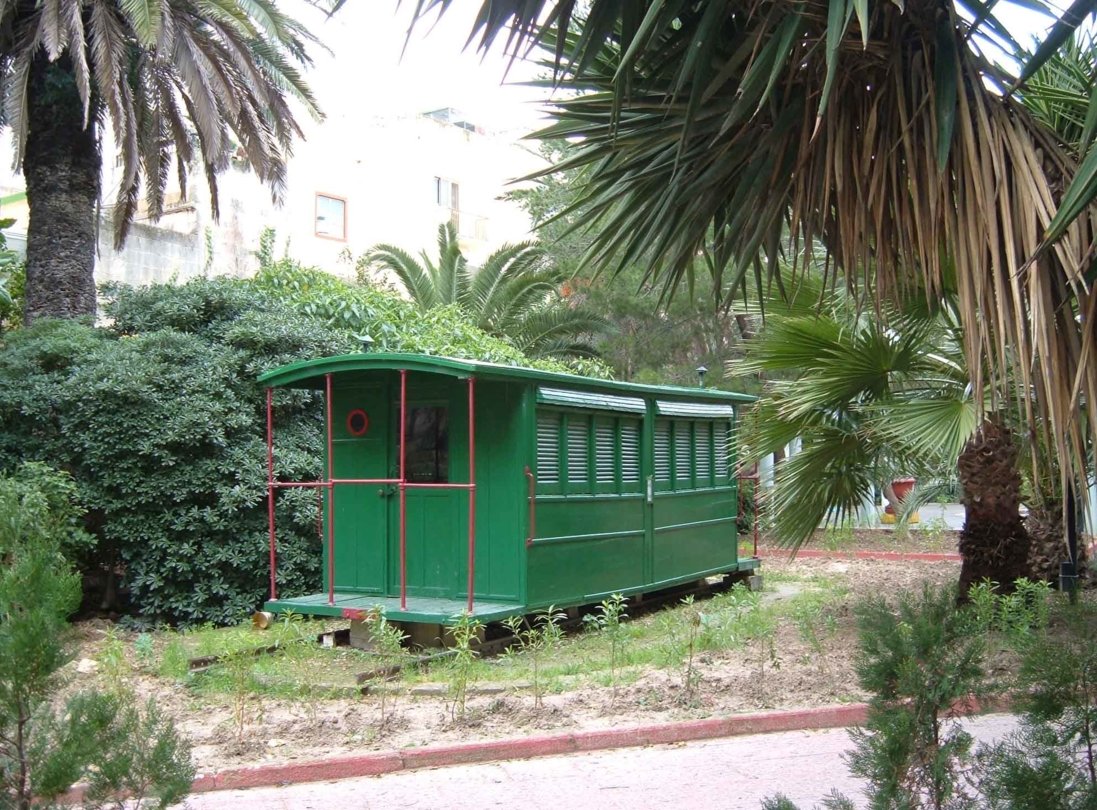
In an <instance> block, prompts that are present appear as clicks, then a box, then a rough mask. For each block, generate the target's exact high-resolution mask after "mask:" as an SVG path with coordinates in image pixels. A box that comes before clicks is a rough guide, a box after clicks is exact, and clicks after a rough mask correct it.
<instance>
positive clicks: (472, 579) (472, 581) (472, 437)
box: [468, 377, 476, 614]
mask: <svg viewBox="0 0 1097 810" xmlns="http://www.w3.org/2000/svg"><path fill="white" fill-rule="evenodd" d="M475 585H476V379H475V378H474V377H469V584H468V588H469V602H468V612H469V613H470V614H471V613H472V592H473V588H474V587H475Z"/></svg>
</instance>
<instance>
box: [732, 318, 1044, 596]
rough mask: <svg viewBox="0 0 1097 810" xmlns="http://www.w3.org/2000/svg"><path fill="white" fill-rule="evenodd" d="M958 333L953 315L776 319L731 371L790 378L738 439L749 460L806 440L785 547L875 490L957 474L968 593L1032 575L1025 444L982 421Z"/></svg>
mask: <svg viewBox="0 0 1097 810" xmlns="http://www.w3.org/2000/svg"><path fill="white" fill-rule="evenodd" d="M961 331H962V330H961V329H960V327H959V324H958V322H957V319H956V317H955V313H954V311H953V310H951V308H950V307H948V306H947V305H945V306H942V307H941V308H939V309H937V310H936V311H934V312H932V313H924V312H923V313H917V312H913V313H912V312H906V313H896V312H894V311H887V312H883V313H881V314H879V315H877V314H871V315H865V314H857V313H850V312H846V311H842V310H834V309H827V310H824V311H823V312H819V313H815V314H812V315H803V314H798V315H791V316H790V315H777V316H771V317H770V319H769V321H768V323H767V325H766V327H765V329H763V330H762V332H761V333H760V334H759V336H758V337H757V338H755V339H754V340H752V341H751V342H750V343H749V348H748V353H747V358H746V359H745V360H744V361H740V362H738V363H735V364H734V369H733V370H734V371H736V372H738V373H766V374H771V375H772V374H783V375H786V377H788V379H785V380H781V381H777V382H772V383H770V384H769V386H768V387H769V390H768V392H767V396H766V397H763V398H762V399H761V400H759V402H758V404H757V405H756V406H755V408H754V410H753V412H752V414H751V417H750V424H749V428H748V429H747V430H745V431H744V434H745V435H747V436H749V437H750V439H749V450H748V452H747V454H746V455H748V456H749V457H752V458H755V459H757V458H760V457H762V456H764V455H768V454H769V453H772V452H773V451H775V450H776V449H778V448H781V447H784V446H785V445H786V444H788V443H789V442H790V441H791V440H792V439H794V438H799V439H800V441H801V450H800V451H799V452H798V453H796V454H795V455H793V456H792V457H791V458H789V459H787V460H785V461H783V462H782V463H781V464H780V465H779V466H778V468H777V472H776V480H775V482H774V487H773V490H772V492H773V495H772V501H771V505H772V508H773V514H774V517H775V528H776V530H777V535H778V537H779V538H781V540H782V541H783V542H785V543H786V544H788V545H790V546H792V547H793V548H798V547H799V546H800V545H801V544H802V543H803V542H805V541H806V540H807V539H808V538H810V536H811V534H812V533H813V532H814V530H815V528H816V527H817V526H819V525H821V524H822V523H823V522H824V521H828V520H833V521H842V520H846V519H849V518H851V517H853V516H854V515H855V514H856V513H857V512H858V511H860V510H862V509H863V508H864V506H865V504H866V503H869V502H870V496H871V494H872V491H873V488H874V487H875V486H877V485H879V484H880V483H881V482H885V481H890V480H891V479H893V478H895V477H897V476H898V475H910V474H913V475H917V476H918V477H919V478H923V479H930V478H940V477H944V476H945V475H947V474H948V472H949V471H950V470H951V469H953V468H955V467H956V466H957V465H958V466H959V473H960V481H961V485H962V492H963V494H962V499H963V502H964V506H965V513H966V515H965V522H964V528H963V531H962V533H961V536H960V552H961V555H962V557H963V565H962V567H961V571H960V593H961V594H966V593H967V590H968V588H969V587H970V585H971V584H972V583H975V582H980V581H982V580H983V579H984V578H989V579H991V580H993V581H995V582H999V583H1002V585H1003V587H1004V588H1006V589H1008V588H1010V587H1011V586H1012V583H1013V582H1015V581H1016V580H1017V579H1018V578H1020V577H1023V576H1032V575H1033V570H1032V567H1031V565H1030V558H1029V537H1028V534H1027V532H1026V531H1025V528H1024V526H1023V524H1022V522H1021V516H1020V488H1021V476H1020V471H1019V468H1018V465H1017V446H1016V443H1015V442H1014V440H1013V436H1012V433H1011V431H1010V430H1009V428H1008V427H1007V426H1006V425H1005V420H1004V419H1003V418H1002V417H1003V415H1002V414H999V415H996V416H995V417H994V418H990V419H985V420H980V418H979V416H978V412H977V409H976V404H975V400H974V397H973V396H972V394H973V392H972V386H971V382H970V378H969V374H968V371H967V368H966V366H965V364H964V358H963V354H962V352H961V349H960V346H961ZM1044 573H1045V572H1043V571H1040V572H1039V574H1040V575H1043V574H1044Z"/></svg>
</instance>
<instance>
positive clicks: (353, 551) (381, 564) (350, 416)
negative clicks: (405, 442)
mask: <svg viewBox="0 0 1097 810" xmlns="http://www.w3.org/2000/svg"><path fill="white" fill-rule="evenodd" d="M332 421H333V422H334V424H333V430H332V450H333V456H334V462H335V463H334V468H335V477H336V478H386V477H389V465H390V460H389V458H390V456H389V454H390V448H389V395H388V386H387V385H385V384H383V383H377V384H374V385H362V386H354V387H339V388H336V389H335V391H334V395H333V397H332ZM334 489H335V587H336V590H339V591H354V592H360V593H383V592H384V585H385V563H386V558H385V557H386V551H387V549H386V542H385V541H386V538H387V537H388V534H389V522H390V502H393V501H395V500H396V498H395V496H394V494H393V493H395V488H394V487H390V486H386V485H383V484H336V485H335V487H334ZM326 512H327V510H325V514H326ZM326 550H327V536H326V535H325V554H326ZM326 562H327V560H326V559H325V564H326ZM326 575H327V572H326V571H325V576H326Z"/></svg>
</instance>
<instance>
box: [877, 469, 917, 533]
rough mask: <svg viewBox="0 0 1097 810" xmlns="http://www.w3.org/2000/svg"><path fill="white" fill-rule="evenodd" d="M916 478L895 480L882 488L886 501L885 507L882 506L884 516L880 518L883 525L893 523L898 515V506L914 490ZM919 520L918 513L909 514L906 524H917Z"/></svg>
mask: <svg viewBox="0 0 1097 810" xmlns="http://www.w3.org/2000/svg"><path fill="white" fill-rule="evenodd" d="M917 482H918V481H917V479H916V478H896V479H895V480H894V481H892V482H891V483H890V484H886V485H885V486H884V497H885V498H886V499H887V505H885V506H884V514H883V515H882V516H881V520H883V522H884V523H894V522H895V519H896V518H895V516H896V515H897V514H898V510H899V505H900V504H901V503H902V501H903V499H904V498H906V497H907V495H909V494H910V491H911V490H912V489H914V485H915V484H916V483H917ZM918 520H919V517H918V513H917V512H914V513H913V514H911V516H910V519H909V520H908V521H907V522H908V523H917V522H918Z"/></svg>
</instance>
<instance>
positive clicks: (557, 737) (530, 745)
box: [191, 703, 868, 793]
mask: <svg viewBox="0 0 1097 810" xmlns="http://www.w3.org/2000/svg"><path fill="white" fill-rule="evenodd" d="M867 708H868V707H867V706H866V705H865V704H864V703H849V704H844V705H841V706H822V707H817V708H811V709H793V710H786V711H775V712H763V713H759V714H739V715H731V716H729V717H713V718H708V719H705V720H687V721H684V722H680V723H666V724H662V725H649V726H634V727H631V728H618V729H602V730H597V731H579V732H574V733H567V734H553V735H549V736H545V737H529V738H521V739H507V740H491V741H487V742H475V743H461V744H458V745H443V746H433V747H430V748H405V749H402V750H399V751H378V752H374V753H369V754H360V755H356V756H344V757H333V758H332V759H326V760H319V761H311V762H292V763H280V764H275V765H259V766H256V767H253V768H233V769H230V770H225V771H221V772H219V773H214V774H204V775H202V776H200V777H199V778H198V779H196V780H195V782H194V784H193V786H192V788H191V791H192V792H194V793H206V792H209V791H214V790H238V789H241V788H256V787H276V786H279V785H290V784H298V783H302V782H323V781H327V780H332V779H350V778H353V777H358V776H379V775H381V774H386V773H395V772H396V771H409V770H415V769H417V768H437V767H441V766H445V765H470V764H476V763H483V762H498V761H501V760H508V759H531V758H533V757H545V756H554V755H559V754H576V753H582V752H586V751H602V750H606V749H610V748H628V747H633V746H643V745H660V744H666V743H678V742H688V741H691V740H711V739H717V738H720V737H733V736H736V735H741V734H765V733H768V732H772V731H798V730H808V729H821V728H838V727H842V726H854V725H858V724H860V723H863V722H864V720H865V713H866V711H867Z"/></svg>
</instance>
